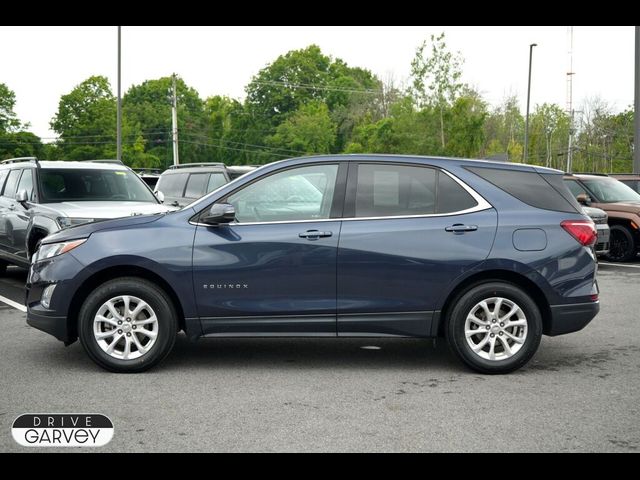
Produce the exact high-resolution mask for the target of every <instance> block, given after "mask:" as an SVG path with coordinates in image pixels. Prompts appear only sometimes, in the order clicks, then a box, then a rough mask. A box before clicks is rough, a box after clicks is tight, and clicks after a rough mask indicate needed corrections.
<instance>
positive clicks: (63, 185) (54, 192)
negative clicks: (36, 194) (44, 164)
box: [40, 168, 157, 203]
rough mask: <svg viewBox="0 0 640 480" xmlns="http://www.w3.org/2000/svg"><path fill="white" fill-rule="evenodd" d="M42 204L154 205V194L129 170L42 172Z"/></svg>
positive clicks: (66, 169)
mask: <svg viewBox="0 0 640 480" xmlns="http://www.w3.org/2000/svg"><path fill="white" fill-rule="evenodd" d="M40 183H41V187H42V197H43V198H42V200H43V202H51V203H56V202H66V201H101V202H108V201H113V202H118V201H123V200H124V201H129V202H154V203H157V201H156V199H155V197H154V196H153V194H152V193H151V192H150V191H149V189H148V188H147V187H146V186H145V184H144V183H143V181H142V180H141V179H140V177H138V175H136V174H135V173H133V172H131V171H129V170H98V169H86V170H77V169H70V168H60V169H49V168H47V169H44V168H43V169H41V170H40Z"/></svg>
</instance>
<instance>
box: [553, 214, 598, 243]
mask: <svg viewBox="0 0 640 480" xmlns="http://www.w3.org/2000/svg"><path fill="white" fill-rule="evenodd" d="M560 226H561V227H562V228H564V229H565V230H566V231H567V233H568V234H569V235H571V236H572V237H573V238H575V239H576V240H577V241H578V243H579V244H580V245H583V246H585V247H588V246H590V245H593V244H594V243H596V240H597V238H598V232H597V231H596V226H595V224H594V223H593V222H592V221H591V220H564V221H563V222H560Z"/></svg>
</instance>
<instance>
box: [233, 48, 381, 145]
mask: <svg viewBox="0 0 640 480" xmlns="http://www.w3.org/2000/svg"><path fill="white" fill-rule="evenodd" d="M382 91H383V90H382V83H381V82H380V80H379V79H378V78H377V77H376V76H375V75H373V74H372V73H371V72H370V71H369V70H366V69H363V68H359V67H350V66H349V65H347V63H346V62H344V61H343V60H341V59H339V58H337V59H333V58H331V57H330V56H327V55H324V54H323V53H322V51H321V50H320V48H319V47H318V46H317V45H310V46H309V47H307V48H304V49H301V50H292V51H290V52H288V53H286V54H284V55H281V56H279V57H278V58H277V59H276V60H275V61H274V62H273V63H271V64H270V65H268V66H267V67H265V68H263V69H262V70H260V72H258V74H257V75H255V76H254V77H253V79H252V80H251V82H250V83H249V85H247V87H246V92H247V97H246V100H245V108H246V112H247V114H248V115H249V116H250V118H251V119H252V128H250V130H254V131H255V132H256V135H255V136H253V138H252V140H253V142H249V143H260V142H261V141H262V140H263V139H264V138H265V137H266V136H269V135H270V134H274V133H275V129H276V128H277V127H278V125H280V124H281V123H282V122H284V121H285V120H287V118H288V117H289V116H290V115H293V114H295V113H296V112H297V111H298V110H299V108H300V107H301V106H302V105H305V104H307V103H311V102H323V103H325V104H326V105H327V107H328V109H329V112H330V116H331V118H332V120H333V122H334V123H335V124H336V128H337V130H336V142H335V143H334V149H333V151H341V150H342V149H343V148H344V146H345V145H346V144H347V142H348V140H349V138H350V136H351V134H352V132H353V128H354V127H355V125H357V124H358V123H359V122H360V121H361V119H362V118H364V116H366V115H369V116H370V117H371V118H376V117H377V118H380V116H379V115H376V112H377V111H380V110H381V105H380V95H381V93H382ZM248 135H249V136H250V135H251V133H248Z"/></svg>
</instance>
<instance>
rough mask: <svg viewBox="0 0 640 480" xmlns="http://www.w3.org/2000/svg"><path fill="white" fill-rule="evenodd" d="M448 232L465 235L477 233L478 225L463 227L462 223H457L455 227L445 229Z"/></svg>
mask: <svg viewBox="0 0 640 480" xmlns="http://www.w3.org/2000/svg"><path fill="white" fill-rule="evenodd" d="M445 230H446V231H447V232H453V233H464V232H475V231H476V230H478V226H477V225H463V224H461V223H456V224H455V225H451V226H450V227H445Z"/></svg>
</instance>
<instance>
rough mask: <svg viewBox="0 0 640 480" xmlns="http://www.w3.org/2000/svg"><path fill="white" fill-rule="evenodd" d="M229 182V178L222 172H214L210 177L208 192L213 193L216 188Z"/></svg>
mask: <svg viewBox="0 0 640 480" xmlns="http://www.w3.org/2000/svg"><path fill="white" fill-rule="evenodd" d="M226 183H227V179H226V178H225V176H224V175H223V174H221V173H212V174H211V176H210V177H209V183H208V184H207V193H211V192H213V191H214V190H216V189H218V188H220V187H221V186H222V185H225V184H226Z"/></svg>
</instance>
